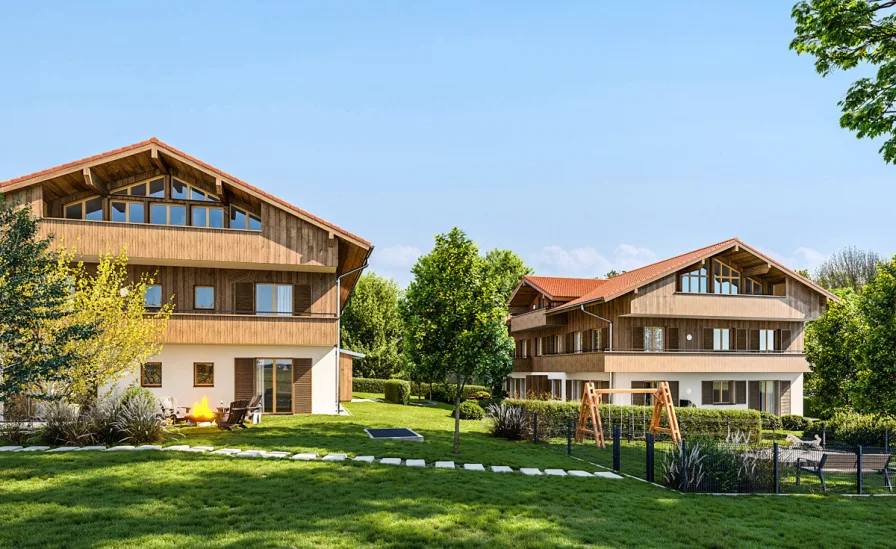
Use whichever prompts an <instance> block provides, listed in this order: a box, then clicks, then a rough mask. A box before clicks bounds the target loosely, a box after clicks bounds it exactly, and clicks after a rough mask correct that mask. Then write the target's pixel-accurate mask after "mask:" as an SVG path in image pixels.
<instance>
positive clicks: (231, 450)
mask: <svg viewBox="0 0 896 549" xmlns="http://www.w3.org/2000/svg"><path fill="white" fill-rule="evenodd" d="M240 452H242V450H241V449H239V448H221V449H220V450H215V451H214V452H212V453H213V454H217V455H219V456H232V455H234V454H239V453H240Z"/></svg>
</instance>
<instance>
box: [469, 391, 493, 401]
mask: <svg viewBox="0 0 896 549" xmlns="http://www.w3.org/2000/svg"><path fill="white" fill-rule="evenodd" d="M464 393H466V398H468V399H470V400H485V399H487V398H491V397H492V394H491V393H489V392H488V391H466V390H464Z"/></svg>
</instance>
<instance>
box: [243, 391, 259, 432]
mask: <svg viewBox="0 0 896 549" xmlns="http://www.w3.org/2000/svg"><path fill="white" fill-rule="evenodd" d="M262 398H264V396H263V395H255V396H254V397H252V400H250V401H249V404H248V406H246V415H245V416H244V417H243V421H242V422H241V423H240V427H244V428H245V427H246V425H245V422H246V420H247V419H251V418H252V414H254V413H255V412H261V399H262Z"/></svg>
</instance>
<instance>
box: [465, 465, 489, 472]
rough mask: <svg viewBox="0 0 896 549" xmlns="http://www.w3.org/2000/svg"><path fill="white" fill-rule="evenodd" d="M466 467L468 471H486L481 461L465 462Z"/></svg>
mask: <svg viewBox="0 0 896 549" xmlns="http://www.w3.org/2000/svg"><path fill="white" fill-rule="evenodd" d="M464 469H466V470H467V471H485V467H483V466H482V464H481V463H464Z"/></svg>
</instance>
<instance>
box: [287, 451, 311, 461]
mask: <svg viewBox="0 0 896 549" xmlns="http://www.w3.org/2000/svg"><path fill="white" fill-rule="evenodd" d="M290 459H297V460H299V461H311V460H313V459H317V454H309V453H304V454H296V455H294V456H292V457H291V458H290Z"/></svg>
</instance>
